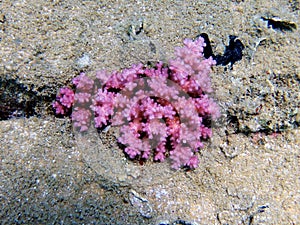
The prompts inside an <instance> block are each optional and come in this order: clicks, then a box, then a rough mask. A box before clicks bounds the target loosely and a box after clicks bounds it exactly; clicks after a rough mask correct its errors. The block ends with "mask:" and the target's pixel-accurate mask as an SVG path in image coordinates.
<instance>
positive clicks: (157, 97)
mask: <svg viewBox="0 0 300 225" xmlns="http://www.w3.org/2000/svg"><path fill="white" fill-rule="evenodd" d="M204 47H205V43H204V39H203V38H202V37H199V38H198V39H196V40H195V41H193V40H191V39H186V40H184V47H181V48H179V47H178V48H176V50H175V56H176V57H175V58H174V59H172V60H170V61H169V64H168V65H164V64H163V63H162V62H158V63H157V64H156V65H155V66H152V67H150V66H145V65H143V64H137V65H133V66H132V67H131V68H127V69H124V70H123V71H121V72H118V71H115V72H112V73H108V72H107V71H98V72H97V73H96V79H95V80H93V79H91V78H89V77H88V76H86V75H85V74H84V73H81V74H80V75H79V76H78V77H76V78H74V79H73V84H74V86H75V91H73V89H71V88H68V87H65V88H62V89H60V91H59V93H58V95H57V98H56V101H55V102H54V103H53V107H54V109H55V110H56V113H57V114H62V115H65V114H66V113H67V112H70V110H71V108H72V107H73V109H72V114H71V118H72V121H73V122H74V126H75V127H76V128H78V129H79V130H80V131H82V132H84V131H86V130H88V128H89V126H91V123H93V125H92V126H95V127H96V128H99V129H101V128H104V127H105V126H107V125H113V126H119V127H120V137H119V138H118V142H119V143H120V144H122V145H123V146H124V151H125V153H126V154H127V155H128V156H129V157H130V158H132V159H136V158H138V159H148V158H149V157H153V160H154V161H164V160H165V159H166V157H169V158H170V159H171V163H172V167H173V168H174V169H178V168H180V167H182V166H187V167H190V168H196V167H197V166H198V163H199V161H198V157H197V155H196V154H195V153H196V152H197V151H198V150H199V148H201V147H202V146H203V144H202V140H203V139H207V138H210V137H211V135H212V131H211V128H210V127H209V124H210V123H209V122H210V121H212V120H215V119H216V118H218V117H219V115H220V113H219V108H218V106H217V104H216V103H215V102H214V100H213V99H211V98H210V97H209V96H208V93H211V92H212V88H211V81H210V77H209V73H210V70H211V66H212V65H214V64H215V61H214V60H213V59H212V58H211V57H210V58H208V59H206V58H204V56H203V48H204ZM92 120H93V122H92Z"/></svg>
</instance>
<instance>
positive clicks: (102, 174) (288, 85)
mask: <svg viewBox="0 0 300 225" xmlns="http://www.w3.org/2000/svg"><path fill="white" fill-rule="evenodd" d="M115 5H116V3H112V2H111V1H110V3H108V2H103V1H102V3H99V2H96V1H95V2H94V1H59V0H55V1H42V0H38V1H37V0H30V1H0V55H1V58H0V77H1V78H0V79H1V85H0V93H1V102H4V103H5V104H3V105H1V108H0V109H1V113H7V112H10V111H15V110H17V111H18V113H15V115H17V116H20V115H25V116H31V115H32V114H35V113H36V114H38V115H39V116H38V117H37V116H34V117H30V118H23V117H21V118H18V119H16V118H12V119H10V120H5V121H0V141H1V151H0V160H1V161H0V162H1V163H0V168H1V169H0V220H1V221H3V223H4V224H11V223H27V224H28V223H30V224H45V223H47V224H50V223H53V224H55V223H65V224H71V223H74V224H81V223H91V224H160V223H161V224H162V223H163V222H164V223H165V224H166V223H172V222H174V221H177V222H178V223H179V222H180V220H181V223H182V224H183V221H185V222H190V223H194V224H298V223H300V218H299V212H300V205H299V202H300V194H299V189H300V180H299V173H300V168H299V164H300V162H299V161H300V159H299V155H300V152H299V149H300V146H299V145H300V143H299V140H300V133H299V128H298V127H299V123H300V110H299V102H300V95H299V81H300V67H299V65H300V63H299V58H300V51H299V47H300V46H299V43H300V42H299V36H300V35H299V28H297V29H293V30H291V31H280V30H275V29H272V28H268V27H267V24H266V21H263V20H261V19H260V18H261V17H266V18H273V17H279V18H280V19H281V20H282V21H287V22H291V23H295V24H296V25H297V26H299V24H300V21H299V18H300V17H299V1H296V0H294V1H282V0H278V1H229V0H228V1H222V2H218V4H216V3H215V1H206V2H205V3H200V2H198V3H186V2H178V1H164V3H154V2H152V1H147V2H143V1H140V2H136V1H124V2H122V3H120V2H119V3H118V6H115ZM201 32H205V33H207V34H209V37H210V39H211V42H212V47H213V49H214V51H215V52H216V53H222V52H223V51H224V46H225V45H227V44H228V35H236V36H238V37H239V39H240V40H241V41H242V42H243V44H244V45H245V47H246V48H245V50H244V58H243V59H242V61H239V62H237V63H236V64H235V65H234V66H233V69H232V70H229V69H226V68H224V67H215V68H214V71H213V74H212V78H213V85H214V86H215V87H216V93H215V95H216V98H217V99H218V100H219V102H220V106H221V107H222V109H223V117H222V119H221V120H220V121H219V123H218V124H216V125H215V128H214V138H213V139H212V140H211V142H210V143H208V144H207V146H206V148H205V149H203V150H201V152H200V167H199V168H198V169H196V170H195V171H183V170H181V171H177V172H174V171H170V170H169V169H168V165H166V164H155V166H153V165H151V163H149V164H150V165H148V164H147V163H146V164H145V165H143V166H141V165H137V164H136V163H133V162H131V161H128V160H127V159H126V158H125V157H124V156H123V155H122V154H118V153H116V154H118V156H117V157H119V159H120V160H115V161H113V162H112V161H109V159H110V158H109V157H111V154H112V153H111V152H107V151H103V150H104V149H106V150H107V149H108V150H117V149H116V148H117V146H116V144H115V142H114V135H113V134H111V133H110V131H109V132H108V133H107V134H106V136H105V137H101V138H102V139H101V141H103V142H102V144H103V145H101V144H99V146H98V145H97V149H95V150H97V151H98V153H97V154H99V151H100V153H104V154H101V157H102V158H101V160H105V159H106V160H107V161H106V162H104V161H102V162H103V163H101V160H99V158H98V161H96V162H97V163H98V166H95V164H93V163H94V162H95V161H94V162H92V161H91V159H89V158H86V157H84V155H85V154H83V153H84V152H85V153H86V152H91V153H92V152H93V149H91V148H89V147H94V146H95V145H94V144H93V143H92V144H91V142H88V141H87V142H86V143H87V144H86V145H85V146H84V143H82V142H80V143H81V145H79V144H78V142H77V141H78V138H76V136H75V134H74V133H73V131H72V125H71V124H70V122H69V120H68V119H57V118H55V117H54V116H53V114H52V111H51V107H50V101H51V100H52V99H53V98H54V96H55V94H56V91H57V89H58V88H59V87H61V86H63V85H66V84H68V82H69V81H70V80H71V79H72V78H73V77H75V76H76V75H78V74H79V72H80V71H85V72H87V74H88V75H90V76H92V75H94V71H95V70H97V69H102V68H106V69H108V70H113V69H120V68H124V67H127V66H129V65H131V64H133V63H137V62H139V61H142V62H147V61H156V60H167V59H168V58H169V57H170V56H171V53H172V52H173V47H174V46H179V45H181V42H182V40H183V39H184V38H187V37H189V38H191V37H195V36H196V35H197V34H199V33H201ZM12 81H13V82H15V83H16V84H15V85H16V87H18V88H15V89H14V86H13V84H11V82H12ZM14 90H16V92H17V93H14ZM36 101H38V102H36ZM24 102H30V104H25V103H24ZM13 106H15V107H13ZM95 138H96V139H95V142H96V143H97V135H96V136H95ZM91 141H93V139H91ZM85 147H86V149H85ZM85 150H86V151H85ZM115 152H118V151H115ZM97 154H96V153H95V155H96V156H97ZM106 154H107V155H106ZM98 156H99V155H98ZM91 158H92V157H91ZM112 158H114V157H112ZM122 160H123V161H122ZM118 162H119V163H118ZM99 164H100V165H99ZM124 164H129V165H130V166H129V167H131V170H130V171H122V170H121V169H120V168H122V165H124ZM107 165H111V168H112V169H110V168H107ZM149 168H151V169H149ZM141 174H143V178H144V179H141V176H140V175H141ZM147 176H148V177H147ZM145 177H147V179H145ZM149 179H150V181H148V180H149ZM178 218H179V219H178Z"/></svg>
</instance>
